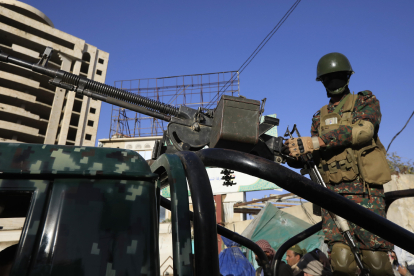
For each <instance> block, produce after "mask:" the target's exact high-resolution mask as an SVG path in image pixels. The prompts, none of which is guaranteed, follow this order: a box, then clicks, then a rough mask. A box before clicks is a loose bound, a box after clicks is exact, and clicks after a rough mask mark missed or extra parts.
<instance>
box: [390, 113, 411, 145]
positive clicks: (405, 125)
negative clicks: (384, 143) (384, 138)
mask: <svg viewBox="0 0 414 276" xmlns="http://www.w3.org/2000/svg"><path fill="white" fill-rule="evenodd" d="M413 115H414V111H413V113H411V116H410V118H408V121H407V122H406V123H405V125H404V127H403V128H402V129H401V130H400V131H399V132H398V133H397V134H395V136H394V138H392V140H391V142H390V143H389V144H388V147H387V152H388V150H389V148H390V146H391V143H392V142H393V141H394V139H395V138H397V136H398V135H400V133H401V132H402V131H403V130H404V128H405V127H406V126H407V125H408V122H410V120H411V117H413Z"/></svg>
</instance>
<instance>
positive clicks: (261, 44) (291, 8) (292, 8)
mask: <svg viewBox="0 0 414 276" xmlns="http://www.w3.org/2000/svg"><path fill="white" fill-rule="evenodd" d="M300 1H301V0H297V1H296V2H295V3H294V4H293V5H292V6H291V7H290V8H289V10H288V11H287V12H286V13H285V14H284V15H283V17H282V18H281V19H280V20H279V22H278V23H277V24H276V26H275V27H274V28H273V29H272V30H271V31H270V32H269V33H268V34H267V36H266V37H265V38H264V39H263V40H262V42H260V44H259V45H258V46H257V47H256V49H255V50H254V51H253V53H252V54H251V55H250V56H249V57H248V58H247V59H246V60H245V61H244V62H243V64H242V65H241V66H240V68H239V69H238V70H237V71H238V72H239V74H240V73H241V72H243V70H244V69H246V67H247V66H248V65H249V64H250V62H252V60H253V59H254V58H255V57H256V55H257V54H258V53H259V52H260V51H261V50H262V49H263V47H264V46H265V45H266V44H267V42H268V41H269V40H270V39H271V38H272V36H273V35H274V34H275V33H276V32H277V31H278V30H279V28H280V27H281V26H282V25H283V23H284V22H285V21H286V19H288V17H289V16H290V14H291V13H292V12H293V11H294V10H295V9H296V7H297V6H298V5H299V3H300ZM235 76H236V75H235ZM233 81H234V76H233V77H231V78H230V79H229V80H228V81H227V82H226V83H225V84H224V85H223V87H222V88H221V89H220V90H219V92H218V93H217V94H216V95H215V96H214V97H213V99H212V100H211V101H210V103H209V104H208V105H207V106H206V108H209V107H210V106H211V105H212V104H213V102H214V101H215V100H216V98H219V97H220V96H221V95H222V94H223V93H224V92H226V90H227V88H228V87H229V86H230V84H231V82H233Z"/></svg>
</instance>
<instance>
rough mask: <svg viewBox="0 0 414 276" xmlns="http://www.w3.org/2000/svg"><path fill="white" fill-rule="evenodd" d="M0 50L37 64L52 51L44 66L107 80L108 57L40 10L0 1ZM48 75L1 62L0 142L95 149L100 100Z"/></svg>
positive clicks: (17, 2) (23, 4)
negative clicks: (51, 81)
mask: <svg viewBox="0 0 414 276" xmlns="http://www.w3.org/2000/svg"><path fill="white" fill-rule="evenodd" d="M0 7H1V8H0V47H1V50H2V51H3V52H5V53H7V54H10V55H12V56H15V57H17V58H21V59H24V60H27V61H29V62H33V63H35V62H37V61H38V60H39V56H40V55H41V54H42V53H43V52H44V50H45V48H46V46H50V47H52V48H53V49H54V54H53V56H52V57H51V59H50V61H49V64H48V67H50V68H54V69H61V70H65V71H68V72H71V73H73V74H76V75H81V76H85V77H87V78H89V79H93V80H95V81H98V82H105V77H106V71H107V67H108V58H109V54H108V53H107V52H104V51H102V50H99V49H98V48H97V47H95V46H92V45H90V44H87V43H86V42H85V41H84V40H82V39H80V38H77V37H74V36H72V35H70V34H67V33H65V32H63V31H60V30H58V29H55V28H54V25H53V23H52V21H51V20H50V19H49V18H48V17H47V16H46V15H45V14H43V13H42V12H41V11H39V10H37V9H36V8H34V7H32V6H30V5H27V4H25V3H22V2H19V1H14V0H0ZM48 80H49V77H45V76H42V75H40V74H37V73H34V72H28V70H26V69H24V68H20V67H18V66H15V65H12V64H5V63H1V64H0V142H23V143H40V144H58V145H77V146H94V145H95V140H96V133H97V129H98V119H99V113H100V109H101V102H100V101H96V100H92V99H89V98H87V97H84V96H79V95H76V93H74V92H69V91H66V90H64V89H61V88H56V87H54V86H52V85H49V83H48Z"/></svg>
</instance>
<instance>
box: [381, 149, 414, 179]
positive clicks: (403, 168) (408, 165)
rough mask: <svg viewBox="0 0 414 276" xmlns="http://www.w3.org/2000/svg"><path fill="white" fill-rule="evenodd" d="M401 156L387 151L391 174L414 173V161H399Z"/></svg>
mask: <svg viewBox="0 0 414 276" xmlns="http://www.w3.org/2000/svg"><path fill="white" fill-rule="evenodd" d="M401 159H402V158H401V157H400V156H398V155H397V153H396V152H393V153H391V154H389V153H387V162H388V166H389V167H390V170H391V174H397V173H399V174H414V162H410V161H411V159H410V160H408V161H405V162H404V161H401Z"/></svg>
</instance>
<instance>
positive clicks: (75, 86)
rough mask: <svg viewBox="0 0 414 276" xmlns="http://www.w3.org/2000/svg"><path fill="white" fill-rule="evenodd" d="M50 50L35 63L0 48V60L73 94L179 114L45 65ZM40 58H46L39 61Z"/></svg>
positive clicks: (167, 116) (164, 115) (160, 114)
mask: <svg viewBox="0 0 414 276" xmlns="http://www.w3.org/2000/svg"><path fill="white" fill-rule="evenodd" d="M46 52H48V54H46ZM51 52H52V49H51V48H49V47H48V48H47V49H46V51H45V54H44V56H43V57H42V59H41V60H40V61H39V63H37V64H36V63H30V62H27V61H25V60H21V59H18V58H15V57H12V56H10V55H8V54H5V53H4V52H1V50H0V61H2V62H6V63H11V64H15V65H18V66H21V67H24V68H27V69H29V70H32V71H34V72H37V73H40V74H43V75H47V76H49V77H51V78H53V79H51V80H50V81H49V83H50V84H52V85H55V86H58V87H61V88H64V89H69V90H72V91H75V92H76V93H80V94H83V95H85V96H88V97H91V98H93V99H96V100H100V101H105V102H108V103H111V104H114V105H117V106H121V107H125V108H128V109H131V110H133V111H137V112H140V113H142V114H146V115H149V116H152V117H155V118H158V119H161V120H164V121H167V122H169V121H171V116H178V114H179V109H178V108H176V107H174V106H171V105H169V104H165V103H162V102H158V101H154V100H152V99H149V98H146V97H142V96H140V95H136V94H133V93H131V92H128V91H124V90H122V89H119V88H116V87H113V86H110V85H107V84H103V83H99V82H96V81H93V80H90V79H88V78H85V77H82V76H78V75H75V74H72V73H69V72H66V71H63V70H56V69H51V68H47V67H46V66H45V65H46V64H47V61H48V59H49V57H50V55H51ZM43 59H46V60H45V62H43V64H42V61H43Z"/></svg>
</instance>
